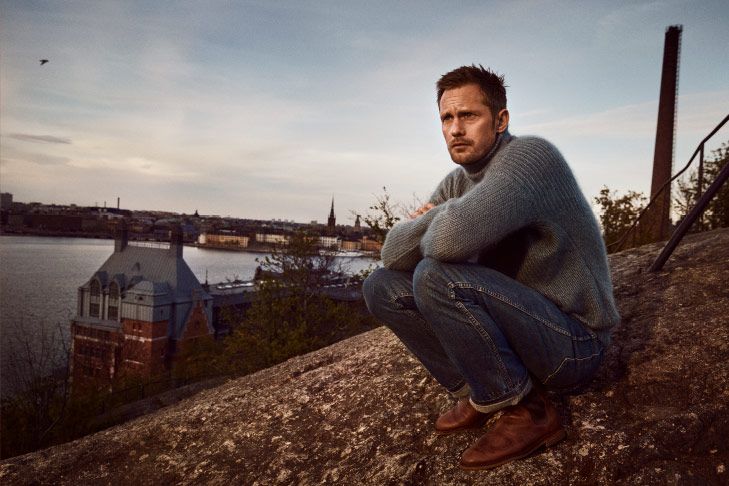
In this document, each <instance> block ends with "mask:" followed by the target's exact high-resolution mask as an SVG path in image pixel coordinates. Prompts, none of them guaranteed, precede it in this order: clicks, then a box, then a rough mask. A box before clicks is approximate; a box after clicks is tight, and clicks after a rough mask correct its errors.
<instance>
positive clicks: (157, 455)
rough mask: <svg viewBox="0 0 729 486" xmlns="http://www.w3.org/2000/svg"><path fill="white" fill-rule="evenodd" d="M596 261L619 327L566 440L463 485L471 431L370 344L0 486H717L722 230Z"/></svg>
mask: <svg viewBox="0 0 729 486" xmlns="http://www.w3.org/2000/svg"><path fill="white" fill-rule="evenodd" d="M659 250H660V246H659V245H649V246H645V247H641V248H637V249H633V250H629V251H625V252H622V253H620V254H616V255H614V256H612V257H611V265H612V270H613V275H614V280H615V293H616V297H617V300H618V302H619V306H620V311H621V314H622V316H623V322H622V324H621V325H620V326H619V328H618V329H616V331H615V334H614V342H613V345H612V347H611V348H610V351H609V355H608V358H607V360H606V362H605V364H604V366H603V368H602V370H601V371H600V372H599V374H598V376H597V377H596V379H595V380H594V381H593V383H592V384H591V385H590V386H589V387H588V388H587V389H586V390H584V391H583V392H581V393H580V394H577V395H571V396H565V397H563V398H562V399H561V400H560V401H559V403H561V408H562V412H563V417H564V420H565V423H566V425H567V430H568V433H569V436H568V438H567V439H566V440H565V441H563V442H561V443H560V444H558V445H557V446H555V447H554V448H551V449H549V450H548V451H546V452H543V453H539V454H536V455H534V456H532V457H530V458H527V459H524V460H521V461H517V462H514V463H511V464H508V465H505V466H502V467H500V468H497V469H495V470H493V471H478V472H465V471H461V470H460V469H459V468H458V466H457V463H458V458H459V455H460V452H461V451H462V450H463V449H464V448H466V447H467V446H468V445H469V443H471V442H472V441H473V440H475V439H476V437H478V432H472V433H464V434H460V435H458V434H457V435H454V436H437V435H435V434H434V433H433V428H432V426H433V422H434V420H435V418H436V417H437V416H438V414H439V412H440V411H441V410H444V409H445V408H447V407H448V406H449V405H450V403H451V402H450V400H449V398H448V397H447V396H446V395H445V394H444V393H443V392H442V391H441V390H440V389H439V387H438V386H437V385H436V384H435V383H434V381H433V380H432V379H431V378H430V377H429V376H428V375H427V374H426V373H425V372H424V371H423V369H422V368H421V367H420V366H419V365H418V363H417V362H416V361H415V360H414V359H413V358H412V357H411V356H410V355H409V354H408V353H407V351H406V350H405V349H404V348H403V347H402V346H401V345H400V344H399V343H398V341H397V340H396V339H395V338H394V337H393V336H392V334H391V333H390V332H389V331H388V330H386V329H384V328H380V329H376V330H374V331H371V332H368V333H366V334H362V335H359V336H356V337H354V338H351V339H348V340H346V341H342V342H340V343H337V344H335V345H333V346H330V347H328V348H325V349H321V350H319V351H316V352H314V353H311V354H308V355H305V356H301V357H298V358H295V359H292V360H289V361H287V362H285V363H283V364H281V365H279V366H276V367H273V368H270V369H267V370H263V371H261V372H258V373H255V374H253V375H250V376H246V377H243V378H239V379H235V380H231V381H229V382H227V383H225V384H223V385H221V386H219V387H217V388H213V389H209V390H205V391H202V392H200V393H199V394H198V395H196V396H194V397H192V398H188V399H186V400H183V401H182V402H180V403H177V404H175V405H172V406H170V407H167V408H165V409H162V410H159V411H157V412H155V413H153V414H151V415H147V416H144V417H140V418H138V419H135V420H133V421H131V422H128V423H126V424H122V425H120V426H117V427H114V428H111V429H108V430H106V431H103V432H100V433H97V434H95V435H92V436H88V437H85V438H82V439H80V440H77V441H75V442H72V443H69V444H65V445H61V446H57V447H53V448H50V449H46V450H44V451H40V452H36V453H32V454H27V455H25V456H21V457H17V458H13V459H10V460H6V461H4V462H2V463H1V464H0V481H2V482H3V483H4V484H9V483H19V484H170V483H183V484H200V483H207V484H249V485H255V484H261V485H262V484H320V483H332V484H334V483H340V484H355V483H363V484H486V483H488V484H496V485H498V484H545V485H546V484H614V483H618V484H619V483H622V484H727V482H728V481H729V471H727V468H729V446H728V442H729V230H720V231H714V232H710V233H705V234H700V235H693V236H690V237H688V238H687V239H686V240H684V242H683V243H682V244H681V246H679V248H678V250H677V252H676V254H675V255H674V256H673V257H672V258H671V259H670V260H669V262H668V263H667V265H666V267H665V269H664V271H662V272H659V273H648V272H647V271H646V270H645V269H646V268H647V267H648V265H649V264H650V262H651V261H652V260H653V259H654V258H655V256H656V255H657V254H658V251H659Z"/></svg>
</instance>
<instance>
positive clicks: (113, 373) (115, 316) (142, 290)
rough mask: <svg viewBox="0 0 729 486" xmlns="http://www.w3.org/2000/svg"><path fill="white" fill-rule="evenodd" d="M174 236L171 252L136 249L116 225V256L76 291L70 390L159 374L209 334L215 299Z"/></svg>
mask: <svg viewBox="0 0 729 486" xmlns="http://www.w3.org/2000/svg"><path fill="white" fill-rule="evenodd" d="M172 233H173V234H172V238H171V241H170V243H169V247H164V246H159V245H158V246H157V247H153V246H149V245H148V244H146V246H137V245H135V244H134V243H130V242H129V241H128V232H127V228H126V225H125V224H121V225H120V228H119V231H118V233H117V238H116V241H115V244H114V253H112V255H111V256H110V257H109V258H108V259H107V260H106V262H104V264H103V265H101V267H100V268H99V269H98V270H97V271H96V272H95V273H94V274H93V275H92V276H91V278H90V279H89V280H88V281H87V282H86V283H85V284H83V285H82V286H81V287H79V289H78V302H77V312H76V317H75V318H74V319H73V321H72V323H71V337H72V348H71V351H72V359H71V376H72V380H73V386H74V388H76V387H80V388H84V387H86V386H93V387H96V388H101V387H106V388H108V389H112V388H114V385H115V383H118V382H119V380H121V379H123V378H125V377H131V376H139V377H145V378H149V377H152V376H157V375H163V374H165V373H166V372H167V371H169V369H170V367H171V365H172V363H173V361H174V358H175V356H176V355H177V354H178V353H180V352H181V351H183V350H184V349H185V347H186V346H189V345H191V344H192V343H194V342H195V341H197V340H200V339H210V338H211V336H212V335H213V333H214V328H213V322H212V297H211V296H210V295H209V294H208V293H207V292H206V291H205V290H204V288H203V287H202V285H201V284H200V282H199V281H198V280H197V278H196V277H195V275H194V274H193V273H192V270H190V267H188V266H187V263H185V260H184V259H183V258H182V249H183V243H182V232H181V230H180V229H179V228H177V229H175V230H173V232H172Z"/></svg>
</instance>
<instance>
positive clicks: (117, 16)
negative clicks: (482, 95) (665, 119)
mask: <svg viewBox="0 0 729 486" xmlns="http://www.w3.org/2000/svg"><path fill="white" fill-rule="evenodd" d="M0 5H2V9H1V11H2V16H1V17H0V27H2V28H1V29H0V40H1V41H2V42H0V53H1V54H2V56H1V57H0V63H1V66H0V67H1V69H0V81H1V84H0V89H1V90H2V96H1V97H0V99H1V101H0V103H1V104H0V114H1V115H2V125H0V145H1V147H2V150H1V153H0V190H2V192H10V193H13V194H14V198H15V200H18V201H24V202H30V201H41V202H46V203H58V204H70V203H75V204H79V205H93V204H94V203H95V202H96V203H99V204H102V202H103V201H104V200H106V201H107V203H108V205H109V206H115V203H116V198H117V197H120V198H121V200H122V207H125V208H128V209H134V210H142V209H149V210H159V211H173V212H179V213H186V214H191V213H193V212H194V211H195V210H198V211H199V212H200V214H219V215H221V216H231V217H238V218H250V219H293V220H295V221H299V222H308V221H311V220H318V221H322V220H323V219H324V218H325V215H326V211H327V209H328V206H329V201H330V199H331V197H332V195H333V196H334V198H335V200H336V201H337V216H338V218H337V219H338V220H339V221H341V222H342V223H344V224H352V223H353V221H354V216H353V215H352V214H351V213H350V211H355V212H357V213H364V212H366V210H367V207H368V206H369V205H370V204H372V203H373V202H374V196H373V195H374V194H378V193H380V192H381V190H382V187H383V186H387V188H388V191H389V192H390V193H391V195H392V197H393V200H395V201H402V202H409V201H410V200H412V199H413V194H416V195H417V196H418V197H419V198H421V199H424V198H427V197H428V196H429V194H430V191H432V190H433V188H435V186H436V184H437V183H438V181H439V180H440V179H441V178H442V177H443V176H444V175H445V174H446V173H447V172H448V171H450V170H452V169H453V168H454V167H455V166H454V164H453V163H452V162H451V161H450V159H449V157H448V155H447V152H446V149H445V146H444V143H443V141H442V137H441V134H440V126H439V121H438V117H437V107H436V105H435V92H434V84H435V81H436V80H437V78H438V77H439V76H440V75H441V74H443V73H444V72H446V71H448V70H450V69H452V68H454V67H457V66H459V65H463V64H471V63H481V64H483V65H484V66H489V67H492V68H493V69H495V70H496V71H498V72H500V73H503V74H505V76H506V82H507V84H508V85H509V88H508V91H507V94H508V97H509V107H510V111H511V119H512V122H511V132H512V133H513V134H515V135H526V134H534V135H541V136H544V137H545V138H547V139H549V140H550V141H552V142H553V143H555V145H557V147H558V148H559V149H560V150H561V151H562V152H563V153H564V154H565V156H566V158H567V160H568V162H569V163H570V165H571V166H572V168H573V170H574V171H575V174H576V176H577V179H578V181H579V183H580V185H581V186H582V188H583V191H584V192H585V195H586V196H587V197H588V199H590V200H591V199H592V198H593V197H595V196H597V194H598V192H599V190H600V188H601V187H602V186H603V185H607V186H608V187H610V188H611V189H616V190H621V191H625V190H628V189H632V190H638V191H643V192H644V193H647V192H648V191H649V185H650V173H651V170H652V162H653V145H654V142H655V127H656V115H657V106H658V92H659V84H660V71H661V60H662V54H663V39H664V37H663V36H664V31H665V28H666V27H667V26H669V25H673V24H682V25H683V26H684V30H683V37H682V48H681V60H680V80H679V89H678V93H679V97H678V117H677V132H676V145H675V159H674V160H675V162H674V167H675V169H678V168H680V167H682V166H683V165H684V164H685V163H686V162H687V160H688V158H689V157H690V155H691V153H692V152H693V151H694V149H695V148H696V146H697V144H698V143H699V141H700V140H701V139H702V138H703V137H704V136H705V135H706V134H707V133H708V132H709V131H710V130H711V129H712V128H713V127H714V126H715V125H716V124H717V123H718V122H719V121H720V120H721V119H722V118H723V117H724V116H725V115H726V114H727V112H729V87H727V84H726V80H727V79H729V62H727V61H729V53H727V51H726V48H725V47H726V45H727V44H729V34H728V33H727V32H726V28H725V26H726V24H727V20H729V14H727V13H726V12H725V10H726V9H725V7H724V6H723V5H722V2H718V1H717V2H708V1H707V2H698V3H694V2H685V1H655V2H647V3H646V2H614V3H610V4H609V5H606V4H602V3H598V2H594V3H590V4H589V5H586V4H585V3H584V2H568V1H557V2H550V3H548V4H547V3H544V2H530V1H516V2H509V3H500V2H485V3H482V2H477V3H476V2H474V3H471V2H465V3H461V4H459V6H458V8H455V7H454V8H450V9H449V10H447V11H444V9H443V8H442V5H441V4H440V3H435V2H422V3H418V7H417V8H415V6H414V5H413V4H409V3H399V4H392V3H390V2H381V3H377V2H375V3H368V4H367V5H366V6H365V5H362V4H358V3H341V2H316V3H313V2H312V3H306V2H277V3H275V4H271V3H269V2H245V3H243V4H236V5H228V4H224V3H215V2H214V3H212V4H209V5H208V4H206V5H204V6H203V5H201V4H198V3H196V2H178V3H175V4H174V5H175V8H173V9H170V8H167V4H166V5H165V6H162V5H150V4H148V3H144V2H126V3H123V4H122V3H97V2H93V3H86V2H64V3H62V4H61V3H51V2H33V3H22V4H18V3H17V2H15V3H13V2H7V1H3V2H2V3H0ZM41 59H48V61H49V62H47V63H45V64H43V65H41V63H40V62H39V61H40V60H41ZM727 140H729V129H728V128H726V127H725V128H724V129H723V130H722V131H721V132H719V133H718V134H717V135H716V136H715V137H714V138H713V139H712V142H711V143H710V144H709V146H707V155H708V153H709V151H710V149H714V148H718V146H719V145H720V144H721V142H724V141H727ZM674 171H675V170H674ZM350 220H351V221H350Z"/></svg>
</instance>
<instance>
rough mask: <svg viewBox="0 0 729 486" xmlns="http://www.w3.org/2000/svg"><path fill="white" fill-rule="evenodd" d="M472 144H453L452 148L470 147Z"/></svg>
mask: <svg viewBox="0 0 729 486" xmlns="http://www.w3.org/2000/svg"><path fill="white" fill-rule="evenodd" d="M469 145H470V144H469V143H468V142H453V143H452V144H451V148H458V147H468V146H469Z"/></svg>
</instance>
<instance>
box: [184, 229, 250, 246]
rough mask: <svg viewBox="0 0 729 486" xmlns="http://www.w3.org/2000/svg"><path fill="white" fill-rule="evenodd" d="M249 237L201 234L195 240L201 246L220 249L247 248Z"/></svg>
mask: <svg viewBox="0 0 729 486" xmlns="http://www.w3.org/2000/svg"><path fill="white" fill-rule="evenodd" d="M249 240H250V237H248V236H240V235H236V234H233V233H201V234H200V236H199V237H198V239H197V242H198V244H200V245H202V246H212V247H222V248H247V247H248V242H249Z"/></svg>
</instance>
